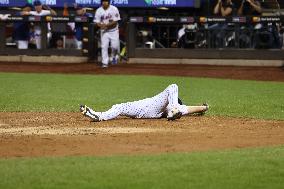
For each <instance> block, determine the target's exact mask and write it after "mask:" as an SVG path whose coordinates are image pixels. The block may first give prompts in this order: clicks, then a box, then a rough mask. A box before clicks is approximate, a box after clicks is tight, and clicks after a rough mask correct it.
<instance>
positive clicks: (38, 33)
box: [35, 28, 41, 49]
mask: <svg viewBox="0 0 284 189" xmlns="http://www.w3.org/2000/svg"><path fill="white" fill-rule="evenodd" d="M35 42H36V48H37V49H41V29H40V28H35Z"/></svg>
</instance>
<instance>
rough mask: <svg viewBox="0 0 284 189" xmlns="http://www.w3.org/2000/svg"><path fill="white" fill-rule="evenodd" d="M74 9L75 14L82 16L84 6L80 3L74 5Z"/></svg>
mask: <svg viewBox="0 0 284 189" xmlns="http://www.w3.org/2000/svg"><path fill="white" fill-rule="evenodd" d="M75 10H76V14H77V15H79V16H82V15H83V14H84V13H85V12H84V8H83V6H82V5H81V4H78V5H76V7H75Z"/></svg>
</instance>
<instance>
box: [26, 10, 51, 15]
mask: <svg viewBox="0 0 284 189" xmlns="http://www.w3.org/2000/svg"><path fill="white" fill-rule="evenodd" d="M30 15H33V16H47V15H51V12H50V11H49V10H42V11H41V12H37V11H30Z"/></svg>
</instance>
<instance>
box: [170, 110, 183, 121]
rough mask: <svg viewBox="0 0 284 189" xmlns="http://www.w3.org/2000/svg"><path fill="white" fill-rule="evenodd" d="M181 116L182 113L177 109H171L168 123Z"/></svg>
mask: <svg viewBox="0 0 284 189" xmlns="http://www.w3.org/2000/svg"><path fill="white" fill-rule="evenodd" d="M181 116H182V113H181V112H180V111H179V110H178V109H177V108H173V109H172V110H171V111H169V112H168V116H167V119H168V121H174V120H176V119H180V118H181Z"/></svg>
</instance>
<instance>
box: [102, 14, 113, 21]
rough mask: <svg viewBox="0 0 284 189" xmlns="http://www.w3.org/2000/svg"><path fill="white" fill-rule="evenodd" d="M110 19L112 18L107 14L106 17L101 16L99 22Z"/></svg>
mask: <svg viewBox="0 0 284 189" xmlns="http://www.w3.org/2000/svg"><path fill="white" fill-rule="evenodd" d="M111 18H112V16H111V14H110V13H109V14H108V15H102V16H101V21H104V20H109V19H111Z"/></svg>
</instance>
